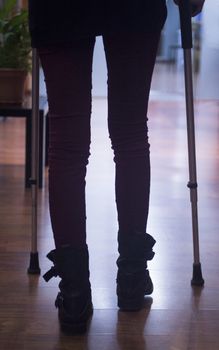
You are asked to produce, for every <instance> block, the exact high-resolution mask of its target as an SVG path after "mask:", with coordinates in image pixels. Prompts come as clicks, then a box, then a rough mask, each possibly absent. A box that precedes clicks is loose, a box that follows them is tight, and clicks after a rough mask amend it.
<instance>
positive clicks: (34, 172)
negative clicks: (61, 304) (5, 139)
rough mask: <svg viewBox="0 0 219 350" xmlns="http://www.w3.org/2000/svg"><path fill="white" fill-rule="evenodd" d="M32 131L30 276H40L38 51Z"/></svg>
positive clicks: (34, 52)
mask: <svg viewBox="0 0 219 350" xmlns="http://www.w3.org/2000/svg"><path fill="white" fill-rule="evenodd" d="M31 118H32V123H31V124H32V130H31V138H32V142H31V147H32V149H31V178H30V179H29V183H30V186H31V196H32V232H31V252H30V265H29V268H28V270H27V271H28V273H29V274H34V275H37V274H40V267H39V257H38V251H37V203H38V201H37V199H38V198H37V195H38V179H39V58H38V54H37V50H36V49H33V50H32V116H31Z"/></svg>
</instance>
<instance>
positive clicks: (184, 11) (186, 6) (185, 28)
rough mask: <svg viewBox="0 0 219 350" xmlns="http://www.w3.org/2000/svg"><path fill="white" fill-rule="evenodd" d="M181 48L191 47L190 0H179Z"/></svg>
mask: <svg viewBox="0 0 219 350" xmlns="http://www.w3.org/2000/svg"><path fill="white" fill-rule="evenodd" d="M179 14H180V27H181V38H182V48H183V49H191V48H192V21H191V6H190V0H179Z"/></svg>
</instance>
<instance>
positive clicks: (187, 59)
mask: <svg viewBox="0 0 219 350" xmlns="http://www.w3.org/2000/svg"><path fill="white" fill-rule="evenodd" d="M179 13H180V27H181V37H182V48H183V54H184V74H185V97H186V118H187V141H188V161H189V182H188V185H187V186H188V188H189V189H190V201H191V210H192V231H193V253H194V263H193V276H192V280H191V284H192V285H193V286H203V285H204V279H203V277H202V270H201V263H200V255H199V233H198V208H197V201H198V196H197V187H198V184H197V175H196V150H195V123H194V101H193V82H192V59H191V49H192V24H191V9H190V1H189V0H180V1H179Z"/></svg>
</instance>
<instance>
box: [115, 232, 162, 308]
mask: <svg viewBox="0 0 219 350" xmlns="http://www.w3.org/2000/svg"><path fill="white" fill-rule="evenodd" d="M118 243H119V258H118V259H117V266H118V274H117V280H116V281H117V296H118V307H119V308H120V309H121V310H123V311H138V310H140V309H141V308H143V306H144V296H145V295H150V294H151V293H152V292H153V283H152V280H151V278H150V275H149V271H148V270H147V261H148V260H152V259H153V257H154V252H153V250H152V248H153V246H154V244H155V243H156V241H155V240H154V239H153V237H152V236H150V235H149V234H133V235H124V234H123V235H122V234H121V233H119V235H118Z"/></svg>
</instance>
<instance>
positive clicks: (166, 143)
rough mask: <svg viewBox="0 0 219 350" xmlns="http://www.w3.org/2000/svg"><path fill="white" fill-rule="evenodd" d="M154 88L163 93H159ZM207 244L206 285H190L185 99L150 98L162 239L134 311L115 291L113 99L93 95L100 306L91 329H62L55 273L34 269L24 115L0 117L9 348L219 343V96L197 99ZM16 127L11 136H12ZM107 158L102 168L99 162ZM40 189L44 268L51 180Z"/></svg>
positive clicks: (0, 288) (196, 348)
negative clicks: (150, 289)
mask: <svg viewBox="0 0 219 350" xmlns="http://www.w3.org/2000/svg"><path fill="white" fill-rule="evenodd" d="M155 95H156V94H155ZM195 110H196V129H197V133H196V141H197V165H198V183H199V189H198V196H199V202H198V204H199V226H200V248H201V261H202V268H203V275H204V278H205V286H204V288H203V289H199V288H191V285H190V280H191V277H192V262H193V258H192V229H191V213H190V199H189V192H188V189H187V187H186V184H187V181H188V165H187V143H186V142H187V141H186V121H185V106H184V101H182V100H180V99H179V100H174V101H167V100H166V98H165V99H161V100H156V98H155V99H152V101H151V103H150V107H149V113H148V115H149V130H150V135H149V136H150V144H151V163H152V186H151V205H150V215H149V222H148V232H149V233H150V234H152V235H153V236H154V237H155V238H156V240H157V244H156V246H155V252H156V255H155V258H154V260H153V261H151V262H150V263H149V268H150V271H151V276H152V279H153V281H154V286H155V289H154V293H153V294H152V296H151V297H148V298H147V299H146V303H145V308H144V309H143V310H142V311H140V312H137V313H124V312H120V311H119V310H118V308H117V300H116V293H115V289H116V282H115V278H116V259H117V241H116V239H117V237H116V236H117V220H116V210H115V198H114V164H113V155H112V151H111V147H110V142H109V137H108V133H107V123H106V114H107V111H106V100H105V99H95V100H94V102H93V116H92V117H93V118H92V130H93V132H92V155H91V157H90V163H89V167H88V176H87V235H88V244H89V248H90V269H91V283H92V293H93V303H94V314H93V317H92V319H91V322H90V328H89V331H88V333H87V334H86V335H85V336H76V337H72V336H65V335H63V334H61V333H60V331H59V325H58V321H57V311H56V309H55V307H54V299H55V297H56V294H57V284H58V280H57V279H53V280H51V281H50V283H48V284H47V283H45V282H44V280H43V279H42V277H41V276H39V277H37V276H28V275H27V273H26V270H27V267H28V264H29V248H30V233H31V219H30V214H31V197H30V191H29V190H25V189H24V186H23V184H24V120H21V119H19V120H16V119H14V118H13V119H10V118H8V119H7V120H6V122H3V121H0V198H1V201H0V217H1V220H0V234H1V239H0V280H1V283H0V294H1V298H0V310H1V312H0V348H1V349H4V350H5V349H10V350H14V349H16V350H18V349H19V350H20V349H21V350H29V349H33V350H39V349H42V350H68V349H69V350H70V349H74V350H82V349H83V350H85V349H86V350H99V349H101V350H102V349H103V350H105V349H106V350H145V349H148V350H218V349H219V292H218V290H219V282H218V275H219V254H218V252H219V248H218V247H219V235H218V210H219V201H218V199H219V172H218V168H219V133H218V130H219V120H218V111H219V104H218V103H217V102H214V101H199V102H196V106H195ZM12 135H14V137H13V140H12ZM100 164H101V169H102V170H101V172H100V171H99V169H100ZM45 177H46V181H45V188H44V189H43V190H41V191H40V192H39V213H38V223H39V230H38V231H39V232H38V236H39V253H40V265H41V269H42V274H43V273H44V272H45V271H47V269H48V268H49V267H50V262H49V261H48V260H47V259H46V254H47V252H48V251H49V250H50V249H53V240H52V232H51V226H50V220H49V212H48V193H47V186H48V183H47V181H48V179H47V169H46V171H45Z"/></svg>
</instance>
